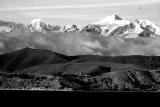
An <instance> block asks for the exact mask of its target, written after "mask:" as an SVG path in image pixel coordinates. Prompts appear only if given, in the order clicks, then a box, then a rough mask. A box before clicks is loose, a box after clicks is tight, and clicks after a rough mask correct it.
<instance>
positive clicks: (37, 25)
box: [29, 18, 48, 32]
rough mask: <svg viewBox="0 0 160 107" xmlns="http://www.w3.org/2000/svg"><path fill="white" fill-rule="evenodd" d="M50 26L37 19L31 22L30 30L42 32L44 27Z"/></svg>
mask: <svg viewBox="0 0 160 107" xmlns="http://www.w3.org/2000/svg"><path fill="white" fill-rule="evenodd" d="M46 25H48V24H47V23H45V22H44V21H43V20H42V19H41V18H36V19H33V20H32V21H31V22H30V25H29V27H30V30H31V31H40V32H41V31H42V30H43V27H44V26H46Z"/></svg>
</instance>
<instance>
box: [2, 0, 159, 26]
mask: <svg viewBox="0 0 160 107" xmlns="http://www.w3.org/2000/svg"><path fill="white" fill-rule="evenodd" d="M114 14H117V15H119V16H120V17H122V18H124V19H130V20H134V19H137V18H138V19H139V18H140V19H149V20H151V21H153V22H155V23H157V24H159V25H160V0H0V19H2V20H7V21H15V22H21V23H29V22H30V20H32V19H33V18H36V17H38V18H39V17H40V18H42V19H44V20H45V21H46V22H48V23H51V24H60V25H66V24H82V25H84V24H88V23H91V22H95V21H98V20H100V19H102V18H103V17H106V16H109V15H114Z"/></svg>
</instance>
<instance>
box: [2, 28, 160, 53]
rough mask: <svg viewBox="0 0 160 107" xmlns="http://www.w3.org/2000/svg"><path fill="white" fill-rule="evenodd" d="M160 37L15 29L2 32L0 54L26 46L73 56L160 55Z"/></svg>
mask: <svg viewBox="0 0 160 107" xmlns="http://www.w3.org/2000/svg"><path fill="white" fill-rule="evenodd" d="M159 41H160V39H159V38H149V37H146V38H145V37H143V38H134V39H133V38H132V39H122V38H120V37H118V36H110V37H104V36H100V35H93V34H90V33H53V34H42V33H40V32H25V33H24V32H23V33H22V32H16V31H15V32H11V33H4V32H1V33H0V53H3V52H10V51H14V50H18V49H21V48H24V47H31V48H39V49H48V50H52V51H55V52H59V53H62V54H66V55H69V56H72V55H86V54H92V55H107V56H119V55H148V56H149V55H155V56H159V55H160V42H159Z"/></svg>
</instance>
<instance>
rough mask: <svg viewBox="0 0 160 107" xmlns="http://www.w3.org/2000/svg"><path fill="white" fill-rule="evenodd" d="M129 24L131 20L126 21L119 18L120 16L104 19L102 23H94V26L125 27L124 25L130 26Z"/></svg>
mask: <svg viewBox="0 0 160 107" xmlns="http://www.w3.org/2000/svg"><path fill="white" fill-rule="evenodd" d="M129 23H130V21H129V20H124V19H122V18H121V17H119V16H118V15H111V16H107V17H104V18H103V19H101V20H100V21H98V22H96V23H93V24H96V25H106V24H107V25H108V24H109V25H112V24H116V25H120V26H123V25H126V24H129Z"/></svg>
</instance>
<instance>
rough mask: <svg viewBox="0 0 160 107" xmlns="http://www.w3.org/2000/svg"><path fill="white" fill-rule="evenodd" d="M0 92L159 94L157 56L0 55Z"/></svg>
mask: <svg viewBox="0 0 160 107" xmlns="http://www.w3.org/2000/svg"><path fill="white" fill-rule="evenodd" d="M0 89H23V90H54V91H159V90H160V57H159V56H138V55H135V56H116V57H111V56H96V55H81V56H65V55H62V54H58V53H55V52H52V51H48V50H40V49H30V48H24V49H21V50H19V51H15V52H11V53H6V54H2V55H0Z"/></svg>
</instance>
